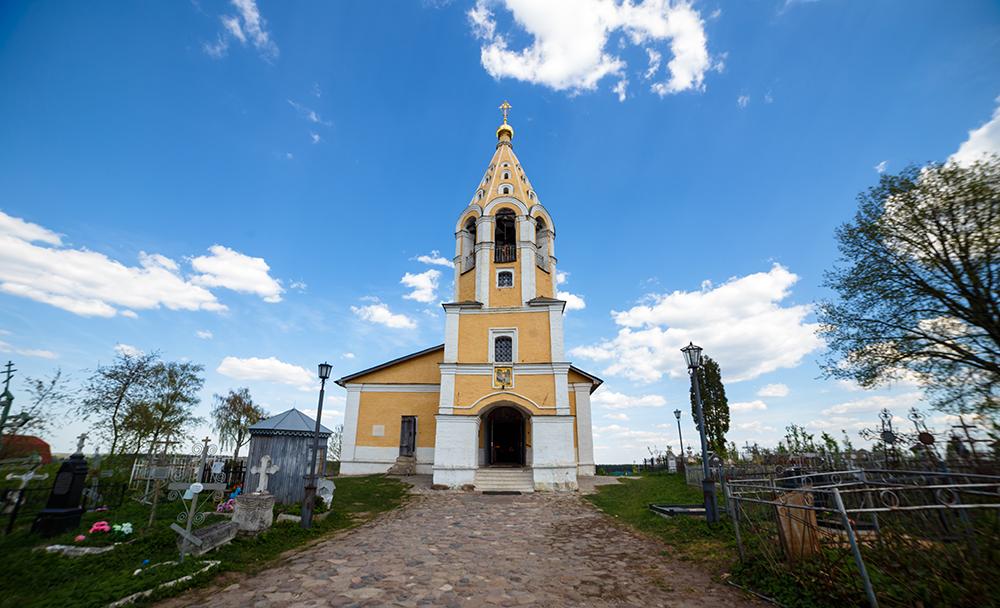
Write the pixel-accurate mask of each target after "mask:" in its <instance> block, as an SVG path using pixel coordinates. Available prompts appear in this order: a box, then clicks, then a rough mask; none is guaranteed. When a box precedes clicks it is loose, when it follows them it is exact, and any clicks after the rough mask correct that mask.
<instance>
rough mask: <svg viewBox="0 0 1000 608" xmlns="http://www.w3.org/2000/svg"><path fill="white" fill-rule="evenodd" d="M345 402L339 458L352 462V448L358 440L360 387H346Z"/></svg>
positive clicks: (350, 385)
mask: <svg viewBox="0 0 1000 608" xmlns="http://www.w3.org/2000/svg"><path fill="white" fill-rule="evenodd" d="M346 388H347V400H346V403H345V405H344V436H343V445H342V446H341V449H340V451H341V454H340V458H341V460H344V461H351V460H354V446H355V445H357V439H358V409H359V407H360V405H361V386H360V385H355V384H348V385H347V387H346Z"/></svg>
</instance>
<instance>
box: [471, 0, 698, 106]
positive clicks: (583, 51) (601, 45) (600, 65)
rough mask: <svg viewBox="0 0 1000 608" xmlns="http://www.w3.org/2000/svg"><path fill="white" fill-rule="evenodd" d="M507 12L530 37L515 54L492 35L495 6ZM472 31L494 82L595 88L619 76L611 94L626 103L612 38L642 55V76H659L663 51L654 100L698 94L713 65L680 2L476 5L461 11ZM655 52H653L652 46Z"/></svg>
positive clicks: (688, 9) (693, 14)
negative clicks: (665, 54)
mask: <svg viewBox="0 0 1000 608" xmlns="http://www.w3.org/2000/svg"><path fill="white" fill-rule="evenodd" d="M495 6H500V8H502V9H505V10H506V11H507V12H509V13H510V14H511V16H512V18H513V22H514V24H516V26H517V29H519V30H522V31H523V32H524V33H526V34H527V35H528V37H530V39H531V43H530V45H528V46H525V47H524V48H522V49H520V50H516V49H512V48H511V44H512V42H511V36H510V35H508V34H506V33H503V32H500V31H498V27H497V21H496V18H495V15H494V12H493V7H495ZM467 15H468V17H469V22H470V24H471V25H472V30H473V33H474V34H475V35H476V36H477V37H478V38H479V39H481V40H482V46H481V48H480V62H481V63H482V65H483V67H484V68H485V69H486V71H487V72H488V73H489V74H490V75H491V76H493V77H494V78H496V79H500V78H514V79H516V80H522V81H525V82H530V83H534V84H541V85H544V86H547V87H549V88H552V89H554V90H557V91H570V92H577V91H585V90H594V89H596V88H597V85H598V83H599V82H600V81H601V80H602V79H604V78H605V77H609V76H610V77H615V78H617V84H616V85H615V87H614V89H615V92H616V93H617V94H618V96H619V99H621V98H623V97H624V94H625V93H624V86H625V84H624V82H625V72H626V68H627V67H628V65H627V63H626V61H625V60H624V59H622V58H621V57H620V56H618V55H616V54H615V53H614V52H613V51H610V50H609V49H608V39H609V37H610V36H611V34H612V33H615V32H620V33H621V36H620V37H619V39H618V40H619V45H620V47H622V46H624V45H625V42H626V40H627V41H628V42H630V43H631V44H633V45H636V46H640V47H642V48H644V49H646V52H647V55H648V56H649V57H650V68H649V69H647V71H646V77H647V78H650V79H652V78H654V77H655V76H656V75H657V72H658V71H659V59H657V61H656V65H655V69H654V66H653V63H654V62H653V60H652V58H653V55H652V53H650V51H652V52H653V53H657V54H662V51H665V50H666V49H667V48H668V47H669V52H670V54H671V55H672V58H671V59H670V61H669V62H668V63H667V72H669V77H667V76H666V75H664V76H663V77H662V78H661V79H660V80H657V81H656V82H653V84H652V86H651V89H652V90H653V91H654V92H656V93H657V94H658V95H660V96H664V95H668V94H671V93H679V92H681V91H687V90H698V91H700V90H703V89H704V78H705V73H706V72H707V71H709V70H711V69H713V68H716V67H717V66H715V65H713V63H712V60H711V58H710V57H709V53H708V48H707V47H708V39H707V37H706V35H705V29H704V23H703V22H702V19H701V15H700V13H699V12H698V11H697V10H695V9H694V8H693V7H692V6H691V5H690V4H688V3H685V2H678V3H672V2H670V1H669V0H642V1H640V2H637V3H633V2H614V1H607V0H547V1H546V2H537V1H536V0H504V1H503V2H502V3H499V2H495V1H493V0H477V2H476V4H475V6H474V7H473V8H472V9H470V10H469V11H468V13H467ZM654 46H656V47H658V48H659V49H661V50H657V48H653V47H654Z"/></svg>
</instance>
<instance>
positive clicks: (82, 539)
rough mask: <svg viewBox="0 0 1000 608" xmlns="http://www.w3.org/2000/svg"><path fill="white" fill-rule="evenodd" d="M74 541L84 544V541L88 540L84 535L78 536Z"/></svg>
mask: <svg viewBox="0 0 1000 608" xmlns="http://www.w3.org/2000/svg"><path fill="white" fill-rule="evenodd" d="M73 540H75V541H76V542H78V543H82V542H83V541H85V540H87V537H86V536H84V535H83V534H77V535H76V538H74V539H73Z"/></svg>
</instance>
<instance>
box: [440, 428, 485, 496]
mask: <svg viewBox="0 0 1000 608" xmlns="http://www.w3.org/2000/svg"><path fill="white" fill-rule="evenodd" d="M434 418H435V420H436V421H437V433H436V437H435V439H434V446H435V447H434V483H435V484H441V485H445V486H448V487H451V488H457V487H460V486H462V485H464V484H471V483H474V482H475V480H476V469H477V468H478V467H479V416H451V415H445V414H438V415H437V416H435V417H434Z"/></svg>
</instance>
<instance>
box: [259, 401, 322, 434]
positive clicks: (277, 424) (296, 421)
mask: <svg viewBox="0 0 1000 608" xmlns="http://www.w3.org/2000/svg"><path fill="white" fill-rule="evenodd" d="M315 431H316V421H315V420H313V419H312V418H310V417H309V416H306V415H305V414H303V413H302V412H300V411H299V410H297V409H295V408H294V407H293V408H292V409H290V410H288V411H286V412H281V413H280V414H278V415H276V416H271V417H270V418H267V419H265V420H261V421H260V422H258V423H257V424H255V425H253V426H251V427H250V434H252V435H310V434H312V433H314V432H315ZM332 432H333V431H331V430H330V429H328V428H326V427H325V426H323V425H322V424H320V425H319V434H320V436H322V435H329V434H330V433H332Z"/></svg>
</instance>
